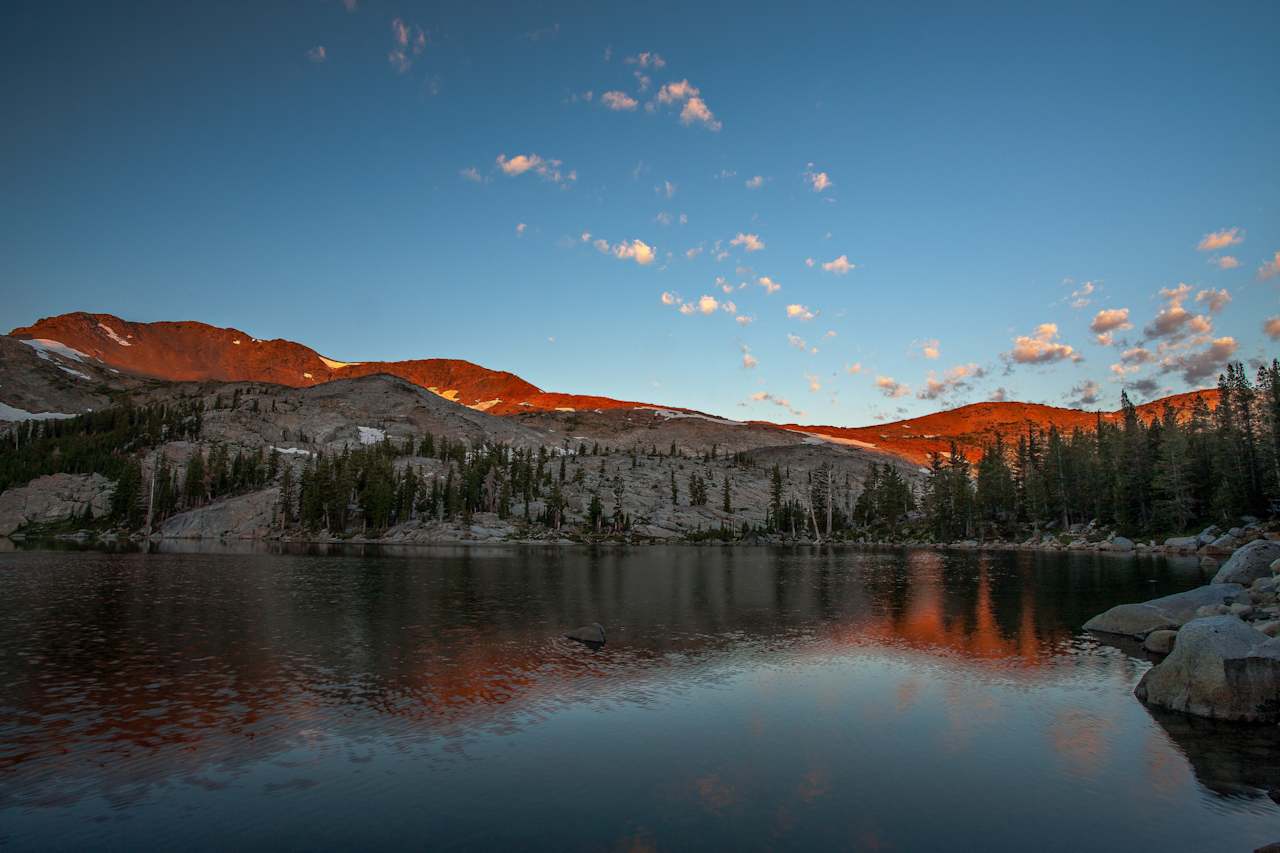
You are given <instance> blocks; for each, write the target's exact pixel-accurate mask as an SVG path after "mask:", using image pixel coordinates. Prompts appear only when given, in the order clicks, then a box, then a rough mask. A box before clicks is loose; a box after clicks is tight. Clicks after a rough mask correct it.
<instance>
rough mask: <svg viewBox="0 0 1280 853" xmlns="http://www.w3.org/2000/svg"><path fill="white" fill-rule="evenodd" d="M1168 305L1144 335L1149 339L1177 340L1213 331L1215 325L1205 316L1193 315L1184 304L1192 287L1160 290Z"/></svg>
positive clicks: (1186, 285)
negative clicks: (1190, 334) (1188, 335)
mask: <svg viewBox="0 0 1280 853" xmlns="http://www.w3.org/2000/svg"><path fill="white" fill-rule="evenodd" d="M1160 295H1161V296H1162V297H1164V299H1165V301H1166V304H1165V306H1164V307H1163V308H1161V309H1160V311H1159V312H1157V314H1156V316H1155V319H1154V320H1152V321H1151V322H1150V323H1149V324H1148V325H1147V327H1146V328H1145V329H1143V334H1145V335H1146V336H1147V337H1148V338H1173V339H1174V340H1177V339H1179V338H1182V337H1185V336H1186V335H1187V334H1188V333H1193V334H1196V335H1206V334H1208V333H1209V332H1211V331H1212V330H1213V324H1212V322H1210V320H1209V318H1208V317H1207V316H1205V315H1203V314H1192V313H1191V312H1190V311H1188V310H1187V309H1186V308H1184V307H1182V303H1183V302H1184V301H1185V300H1186V298H1187V297H1188V296H1190V295H1191V285H1189V284H1179V285H1178V286H1177V287H1172V288H1170V287H1165V288H1162V289H1161V290H1160Z"/></svg>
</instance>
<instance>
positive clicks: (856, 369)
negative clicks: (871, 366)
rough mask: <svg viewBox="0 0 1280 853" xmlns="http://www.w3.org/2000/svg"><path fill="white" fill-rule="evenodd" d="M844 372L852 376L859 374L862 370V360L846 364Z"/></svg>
mask: <svg viewBox="0 0 1280 853" xmlns="http://www.w3.org/2000/svg"><path fill="white" fill-rule="evenodd" d="M844 372H845V373H848V374H849V375H850V376H857V375H858V374H859V373H861V372H862V362H860V361H855V362H854V363H853V364H846V365H845V366H844Z"/></svg>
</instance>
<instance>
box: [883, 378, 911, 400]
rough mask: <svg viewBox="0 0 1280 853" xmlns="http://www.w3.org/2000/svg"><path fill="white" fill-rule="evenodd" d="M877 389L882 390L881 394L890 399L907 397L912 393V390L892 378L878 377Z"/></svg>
mask: <svg viewBox="0 0 1280 853" xmlns="http://www.w3.org/2000/svg"><path fill="white" fill-rule="evenodd" d="M876 387H877V388H879V389H880V393H881V394H883V395H885V396H886V397H888V398H890V399H897V398H899V397H905V396H907V395H908V394H910V393H911V388H910V387H908V386H906V385H904V384H902V383H901V382H899V381H897V380H896V379H894V378H893V377H892V376H877V377H876Z"/></svg>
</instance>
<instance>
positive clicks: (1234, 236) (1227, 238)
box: [1196, 228, 1244, 252]
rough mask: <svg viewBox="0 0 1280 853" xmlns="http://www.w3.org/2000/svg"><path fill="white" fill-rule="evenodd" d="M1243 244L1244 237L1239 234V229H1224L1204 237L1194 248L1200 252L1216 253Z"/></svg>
mask: <svg viewBox="0 0 1280 853" xmlns="http://www.w3.org/2000/svg"><path fill="white" fill-rule="evenodd" d="M1243 242H1244V235H1243V234H1241V233H1240V229H1239V228H1224V229H1222V230H1221V231H1214V232H1212V233H1209V234H1206V235H1204V237H1203V238H1201V240H1200V243H1199V245H1197V246H1196V248H1197V249H1198V250H1199V251H1201V252H1216V251H1218V250H1219V249H1225V248H1227V247H1228V246H1235V245H1237V244H1239V243H1243Z"/></svg>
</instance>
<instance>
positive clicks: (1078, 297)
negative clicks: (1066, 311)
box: [1071, 281, 1098, 308]
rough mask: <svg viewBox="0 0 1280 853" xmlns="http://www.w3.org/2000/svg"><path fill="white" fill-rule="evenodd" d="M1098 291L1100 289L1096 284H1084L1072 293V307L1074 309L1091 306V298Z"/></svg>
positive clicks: (1088, 282)
mask: <svg viewBox="0 0 1280 853" xmlns="http://www.w3.org/2000/svg"><path fill="white" fill-rule="evenodd" d="M1097 289H1098V286H1097V285H1096V284H1094V283H1093V282H1091V281H1086V282H1085V283H1084V284H1082V285H1080V286H1079V287H1078V288H1076V289H1075V290H1073V291H1071V307H1072V308H1085V307H1087V306H1088V305H1089V302H1090V301H1091V299H1090V297H1091V296H1093V292H1094V291H1095V290H1097Z"/></svg>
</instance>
